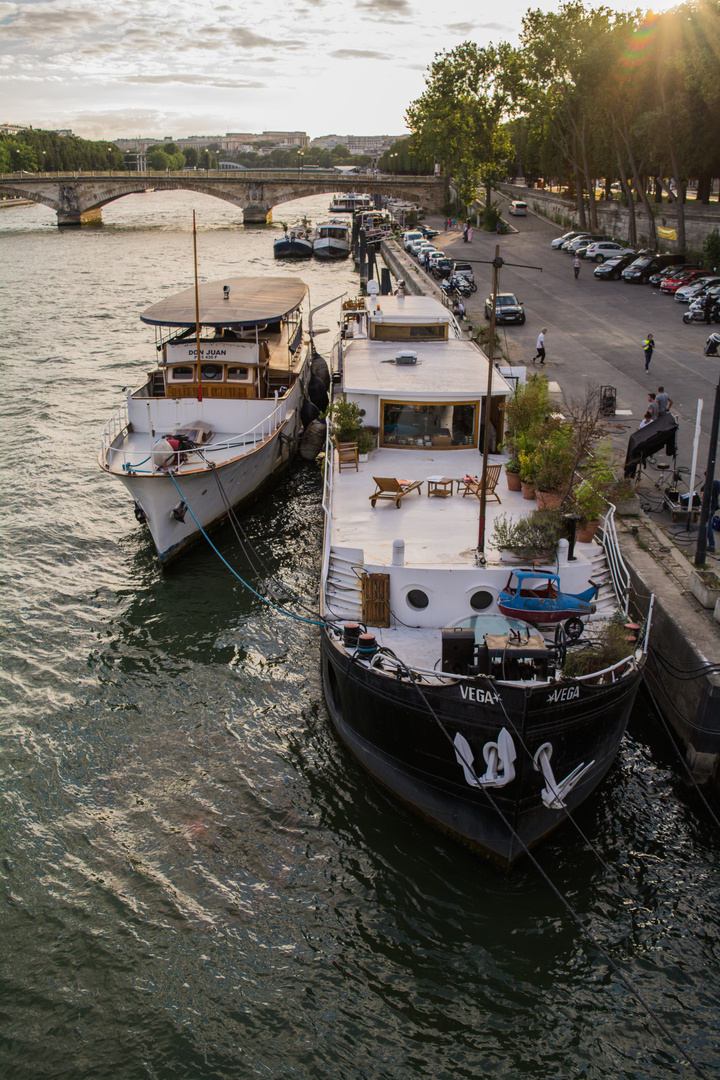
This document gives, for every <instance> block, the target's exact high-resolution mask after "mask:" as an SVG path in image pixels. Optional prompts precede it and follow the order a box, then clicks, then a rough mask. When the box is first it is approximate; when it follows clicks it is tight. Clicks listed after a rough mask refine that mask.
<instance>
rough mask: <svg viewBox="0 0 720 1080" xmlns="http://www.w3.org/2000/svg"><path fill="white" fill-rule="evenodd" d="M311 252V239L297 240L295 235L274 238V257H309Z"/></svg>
mask: <svg viewBox="0 0 720 1080" xmlns="http://www.w3.org/2000/svg"><path fill="white" fill-rule="evenodd" d="M312 253H313V246H312V241H310V240H299V239H298V238H297V237H293V238H288V237H286V238H284V239H283V240H276V241H275V243H274V244H273V255H274V256H275V258H276V259H309V258H310V256H311V255H312Z"/></svg>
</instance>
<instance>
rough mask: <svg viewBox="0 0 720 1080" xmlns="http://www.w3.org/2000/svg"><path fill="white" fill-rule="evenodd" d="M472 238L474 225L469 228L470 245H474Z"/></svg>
mask: <svg viewBox="0 0 720 1080" xmlns="http://www.w3.org/2000/svg"><path fill="white" fill-rule="evenodd" d="M472 236H473V227H472V225H470V226H469V228H468V244H472Z"/></svg>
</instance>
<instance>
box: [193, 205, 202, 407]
mask: <svg viewBox="0 0 720 1080" xmlns="http://www.w3.org/2000/svg"><path fill="white" fill-rule="evenodd" d="M193 256H194V261H195V341H196V348H197V366H198V392H197V399H198V401H202V356H201V353H200V294H199V292H198V272H197V229H196V228H195V211H194V210H193Z"/></svg>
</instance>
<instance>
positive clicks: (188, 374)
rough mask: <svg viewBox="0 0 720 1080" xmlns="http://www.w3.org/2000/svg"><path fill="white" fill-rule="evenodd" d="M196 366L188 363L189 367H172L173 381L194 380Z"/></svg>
mask: <svg viewBox="0 0 720 1080" xmlns="http://www.w3.org/2000/svg"><path fill="white" fill-rule="evenodd" d="M194 373H195V368H194V367H191V366H190V365H188V366H187V367H179V366H178V367H174V368H171V369H170V380H171V382H192V380H193V375H194Z"/></svg>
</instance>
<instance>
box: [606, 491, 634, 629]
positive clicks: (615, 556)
mask: <svg viewBox="0 0 720 1080" xmlns="http://www.w3.org/2000/svg"><path fill="white" fill-rule="evenodd" d="M602 547H603V550H604V552H605V558H606V559H607V562H608V568H609V570H610V580H611V581H612V587H613V592H614V593H615V599H616V600H617V602H618V605H619V606H620V607H621V608H622V610H623V612H624V614H625V615H627V613H628V606H629V604H630V572H629V570H628V568H627V566H626V565H625V561H624V559H623V557H622V554H621V552H620V545H619V543H618V538H617V530H616V528H615V506H614V505H613V503H610V504H609V509H608V512H607V513H606V515H605V517H604V518H603V523H602Z"/></svg>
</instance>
